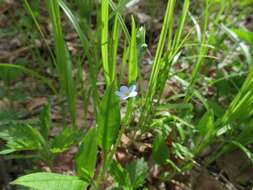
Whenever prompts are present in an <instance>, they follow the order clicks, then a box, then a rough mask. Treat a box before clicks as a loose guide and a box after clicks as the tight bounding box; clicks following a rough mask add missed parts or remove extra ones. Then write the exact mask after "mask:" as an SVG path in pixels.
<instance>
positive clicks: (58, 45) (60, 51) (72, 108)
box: [46, 0, 76, 123]
mask: <svg viewBox="0 0 253 190" xmlns="http://www.w3.org/2000/svg"><path fill="white" fill-rule="evenodd" d="M46 4H47V7H48V10H49V15H50V19H51V21H52V26H53V34H54V35H53V37H54V42H55V54H56V66H57V71H58V75H59V79H60V84H61V90H62V92H63V94H64V95H65V96H66V97H67V101H68V107H69V112H70V115H71V119H72V121H73V123H75V120H76V87H75V81H74V77H73V76H72V62H71V58H70V54H69V51H68V48H67V46H66V43H65V40H64V36H63V32H62V27H61V15H60V7H59V4H58V1H57V0H54V1H51V0H47V1H46Z"/></svg>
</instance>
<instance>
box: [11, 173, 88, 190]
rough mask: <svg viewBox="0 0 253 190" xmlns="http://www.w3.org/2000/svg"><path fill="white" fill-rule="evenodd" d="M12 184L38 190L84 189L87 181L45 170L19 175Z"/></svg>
mask: <svg viewBox="0 0 253 190" xmlns="http://www.w3.org/2000/svg"><path fill="white" fill-rule="evenodd" d="M12 184H13V185H22V186H25V187H30V188H34V189H36V190H84V188H85V186H86V183H85V182H84V181H82V180H80V179H79V178H78V177H76V176H67V175H61V174H56V173H43V172H39V173H33V174H29V175H25V176H22V177H19V178H18V179H16V180H15V181H14V182H12Z"/></svg>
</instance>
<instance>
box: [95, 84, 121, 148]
mask: <svg viewBox="0 0 253 190" xmlns="http://www.w3.org/2000/svg"><path fill="white" fill-rule="evenodd" d="M97 123H98V143H99V145H100V146H101V148H102V150H103V151H104V152H107V151H108V150H109V149H110V148H111V146H112V144H113V143H114V141H115V139H116V138H117V135H118V131H119V127H120V108H119V99H118V97H116V95H115V90H114V86H113V84H112V85H110V86H108V87H107V90H106V92H105V95H104V97H103V99H102V101H101V103H100V106H99V110H98V117H97Z"/></svg>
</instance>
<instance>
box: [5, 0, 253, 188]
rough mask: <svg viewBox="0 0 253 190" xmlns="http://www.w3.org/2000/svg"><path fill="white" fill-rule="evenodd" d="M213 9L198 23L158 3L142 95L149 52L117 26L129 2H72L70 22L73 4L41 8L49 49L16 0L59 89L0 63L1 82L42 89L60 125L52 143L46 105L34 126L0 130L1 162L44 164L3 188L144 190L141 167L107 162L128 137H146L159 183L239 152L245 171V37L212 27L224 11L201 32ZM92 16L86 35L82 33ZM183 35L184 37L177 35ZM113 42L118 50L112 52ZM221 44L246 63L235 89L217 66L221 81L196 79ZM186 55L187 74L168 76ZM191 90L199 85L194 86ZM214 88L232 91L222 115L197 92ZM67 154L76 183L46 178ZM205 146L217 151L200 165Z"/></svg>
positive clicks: (139, 162) (134, 31) (252, 76)
mask: <svg viewBox="0 0 253 190" xmlns="http://www.w3.org/2000/svg"><path fill="white" fill-rule="evenodd" d="M130 2H131V1H130ZM222 2H223V1H215V2H213V1H210V0H205V2H204V3H203V6H204V11H203V15H201V16H200V17H199V18H195V17H194V16H193V14H192V13H191V12H190V6H191V2H190V0H184V1H182V2H181V1H180V2H178V1H176V0H169V1H168V2H167V7H166V11H165V15H164V19H163V24H162V28H161V33H160V34H159V41H158V44H157V45H156V48H155V56H154V58H153V59H152V63H151V72H150V74H149V75H148V84H147V85H146V84H144V82H143V80H144V79H143V78H144V77H146V76H143V74H142V73H141V62H142V60H143V58H144V55H145V53H146V51H147V49H148V47H147V44H148V43H147V42H146V39H145V37H146V30H145V27H143V26H139V24H138V23H137V22H136V19H135V17H134V16H131V19H130V22H131V24H130V26H128V25H127V24H126V23H125V22H124V18H123V14H122V13H123V10H124V7H125V6H126V5H127V3H129V2H128V1H125V0H119V1H113V0H102V1H98V2H97V1H94V2H93V1H91V0H87V1H82V0H78V1H77V2H75V3H74V5H76V6H78V7H79V9H78V10H79V11H76V12H74V11H72V8H71V6H72V3H67V2H66V1H63V0H46V3H45V4H46V7H47V11H48V17H49V19H50V22H51V25H52V31H51V32H52V39H53V44H54V45H53V46H52V45H51V44H49V43H48V41H47V36H46V34H45V33H44V31H43V29H42V27H41V26H40V22H39V21H38V19H37V17H36V16H35V12H34V10H33V8H32V6H31V4H30V2H28V1H27V0H24V7H25V9H26V10H27V12H28V13H29V14H30V16H31V18H32V19H33V21H34V23H35V27H36V28H37V29H38V31H39V34H40V35H41V38H42V39H43V41H44V43H45V44H46V47H47V50H48V52H49V57H50V60H51V66H50V67H51V68H52V71H53V72H55V73H57V74H56V76H57V77H58V81H59V85H55V83H54V82H53V79H51V78H50V77H48V76H43V74H40V73H39V71H33V70H32V69H28V68H26V66H22V65H17V64H4V63H1V64H0V68H4V70H3V72H4V73H5V75H6V76H5V75H3V76H1V78H2V77H3V78H4V80H7V81H8V75H9V74H10V71H13V70H14V71H19V72H24V73H26V74H29V75H30V76H32V77H34V78H36V79H38V80H40V81H42V82H43V83H45V84H46V85H47V86H48V87H49V88H48V89H49V90H51V91H52V93H53V94H54V95H56V97H57V98H59V99H60V100H61V103H60V105H61V112H62V118H63V119H62V122H61V123H60V125H61V127H60V129H61V130H60V132H58V133H57V134H56V135H54V136H53V137H52V136H51V135H50V134H51V133H50V131H52V130H53V129H54V128H56V127H57V126H56V124H55V123H54V122H53V119H52V109H51V107H53V106H54V104H53V103H52V101H49V103H48V105H46V106H45V107H44V108H43V109H42V110H41V115H40V118H39V121H37V122H29V121H19V120H11V121H8V122H3V123H0V139H2V140H3V141H5V142H6V143H5V146H4V148H3V149H2V150H1V151H0V154H1V155H5V156H6V155H10V154H12V155H13V158H15V157H20V156H21V157H22V156H23V157H24V158H27V157H29V159H32V158H33V159H34V160H36V161H42V162H44V163H45V164H46V165H47V166H48V167H49V170H50V172H36V173H30V174H28V175H24V176H21V177H18V178H17V179H16V180H15V181H13V182H12V183H11V184H13V185H21V186H25V187H28V188H31V189H38V190H45V189H47V190H64V189H66V190H83V189H101V188H103V187H102V183H103V181H104V180H105V179H106V178H107V177H108V176H109V175H110V176H111V177H112V178H113V181H114V183H113V184H112V185H111V186H110V188H111V189H128V190H134V189H140V188H145V187H146V179H147V177H148V171H149V168H150V167H151V166H150V162H149V161H148V159H146V158H145V157H141V156H140V157H136V159H133V160H131V161H129V162H128V163H127V164H123V163H121V162H120V160H119V159H117V157H116V153H117V150H118V148H119V146H120V145H121V139H122V136H123V134H124V133H127V132H129V131H130V132H129V133H130V134H131V139H130V140H131V141H132V142H133V143H135V141H136V142H138V141H141V140H140V139H141V138H142V137H143V136H145V135H146V134H147V133H149V132H151V133H152V153H151V154H150V157H151V159H152V162H154V163H155V164H157V165H158V167H159V168H160V169H161V170H163V173H162V174H161V175H160V176H159V177H160V179H161V180H163V181H168V180H171V179H172V178H173V177H174V176H175V175H176V174H178V173H183V172H185V171H188V170H190V169H192V168H194V167H195V166H198V164H203V165H204V166H205V167H207V166H209V165H210V164H211V163H213V161H215V160H216V159H217V158H219V157H220V156H221V155H223V154H225V153H227V152H229V151H232V150H235V149H238V148H239V149H241V150H242V151H243V152H244V153H245V154H246V155H247V156H248V158H249V159H250V160H251V161H253V155H252V153H251V151H250V150H249V148H248V147H247V146H248V145H249V144H252V142H253V141H252V139H253V138H252V131H253V121H252V114H253V112H252V108H253V91H252V89H253V69H252V66H251V65H252V51H251V49H250V48H252V45H253V42H252V33H251V32H249V31H247V30H246V29H239V28H230V26H225V25H224V24H221V25H220V24H219V22H221V20H220V19H221V15H222V14H223V12H224V11H225V7H223V6H222V7H221V8H220V10H219V12H218V13H217V14H216V17H214V18H215V19H214V22H213V23H214V24H215V26H213V28H212V29H210V28H208V27H209V19H210V12H211V11H212V9H211V8H212V6H213V5H217V4H219V5H220V4H222ZM226 5H227V4H224V6H226ZM177 6H179V7H181V9H180V13H178V12H176V7H177ZM241 6H245V4H243V5H241ZM214 7H215V6H214ZM94 9H95V11H96V15H95V16H96V18H95V19H96V25H95V26H93V25H92V23H91V22H92V21H91V20H92V19H94V18H92V17H93V15H92V14H91V12H93V10H94ZM73 10H74V9H73ZM152 14H153V13H152ZM176 17H178V18H179V19H176ZM202 20H203V21H202ZM63 21H65V22H67V26H71V27H72V28H71V30H74V31H75V32H76V33H77V35H78V41H79V43H80V44H81V48H82V50H80V52H79V53H78V58H77V59H75V57H74V56H73V57H72V55H71V53H70V52H69V49H68V45H67V43H66V39H65V37H64V31H65V30H64V29H65V28H64V26H66V25H64V26H63V24H62V22H63ZM224 22H225V21H224ZM202 23H203V24H202ZM225 23H226V22H225ZM189 25H190V29H188V30H186V28H187V27H189ZM217 26H220V27H217ZM128 28H131V30H130V31H129V30H128ZM219 32H220V33H222V38H221V39H220V38H219V39H218V38H217V39H216V36H215V33H219ZM195 34H196V35H195ZM121 40H122V41H123V44H124V45H123V47H121V46H120V45H121V43H122V41H121ZM225 40H231V42H230V44H233V45H234V46H235V47H238V48H239V49H240V51H241V53H240V54H241V55H243V57H244V58H243V61H242V62H246V63H247V64H245V65H244V66H245V67H246V72H245V73H244V75H243V77H242V81H243V82H242V83H241V84H239V85H237V84H235V82H236V81H235V80H236V79H235V80H234V77H238V76H237V75H235V76H234V75H233V74H231V73H228V72H227V71H226V70H225V69H224V67H226V64H227V63H226V61H227V60H226V59H227V58H226V57H225V58H223V59H222V58H220V59H219V61H221V63H220V64H218V66H217V67H218V68H217V70H218V71H219V72H220V73H219V75H218V76H217V77H216V78H212V77H210V76H205V74H203V72H202V70H204V69H205V68H204V67H211V66H209V65H212V64H214V62H215V61H216V57H215V56H213V57H212V56H209V53H210V55H212V54H214V55H215V53H216V51H219V50H217V49H220V47H219V46H221V44H225V43H224V41H225ZM216 47H218V48H217V49H216ZM120 51H121V53H122V57H121V56H119V52H120ZM230 53H233V52H230ZM188 54H190V56H192V57H191V58H192V59H191V61H189V63H190V64H193V65H192V66H191V68H190V69H189V70H182V71H178V70H176V69H175V68H174V66H176V65H177V64H178V63H179V62H180V61H182V62H183V61H186V59H187V56H188ZM194 56H195V57H194ZM237 58H238V56H236V57H235V59H237ZM232 61H233V60H232ZM186 62H187V61H186ZM47 64H50V63H47ZM208 64H209V65H208ZM215 64H216V63H215ZM87 66H88V69H86V68H87ZM84 68H85V69H84ZM218 71H217V73H218ZM1 72H2V71H1ZM14 74H15V73H14ZM126 76H127V77H126ZM198 80H201V82H203V84H198ZM171 81H177V82H178V83H179V84H180V86H181V88H180V90H178V91H176V92H175V93H173V94H174V95H173V96H171V97H169V98H165V97H164V96H163V94H164V93H165V91H166V90H167V86H168V85H171V84H172V83H170V82H171ZM221 81H224V84H225V83H229V84H230V83H231V84H232V85H234V86H236V89H237V91H236V92H235V93H234V94H231V97H230V96H227V97H226V98H227V99H228V100H229V103H226V102H225V103H223V105H222V106H221V105H219V103H220V102H219V96H217V97H214V99H212V100H211V99H208V98H207V97H206V96H205V95H204V94H203V92H202V89H205V88H206V87H217V92H220V91H222V90H224V88H223V86H222V87H221V90H220V87H219V85H220V84H221V83H220V82H221ZM201 82H200V83H201ZM100 85H101V86H102V88H101V86H100ZM101 94H102V95H101ZM80 102H81V103H80ZM79 103H80V104H81V105H82V106H81V107H82V110H83V112H84V118H83V119H84V120H85V122H86V123H85V124H84V125H85V126H84V127H81V128H79V127H78V124H77V112H78V108H77V105H78V104H79ZM199 104H201V106H200V107H201V108H200V110H198V105H199ZM66 105H67V106H66ZM90 107H92V109H93V117H94V120H95V124H94V125H93V126H89V124H88V122H87V114H88V109H89V108H90ZM69 118H70V119H69ZM73 146H76V147H78V150H77V152H76V153H75V157H74V161H73V164H74V166H75V167H74V169H75V176H70V175H63V174H58V173H55V172H54V164H55V161H56V158H57V156H58V155H60V154H61V153H64V152H66V151H68V150H69V149H70V148H71V147H73ZM210 146H216V148H215V149H214V152H213V153H212V154H211V155H210V156H208V157H207V158H205V159H204V160H203V161H202V162H201V163H199V162H197V158H199V157H201V155H202V153H203V151H204V150H205V149H206V148H207V147H210ZM168 168H169V169H168Z"/></svg>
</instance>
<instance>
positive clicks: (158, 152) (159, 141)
mask: <svg viewBox="0 0 253 190" xmlns="http://www.w3.org/2000/svg"><path fill="white" fill-rule="evenodd" d="M152 158H153V160H154V161H155V162H156V163H158V164H160V165H162V164H165V163H166V160H167V159H168V158H169V149H168V146H167V145H166V139H165V138H163V137H162V136H159V135H158V136H157V137H156V138H155V140H154V143H153V149H152Z"/></svg>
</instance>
